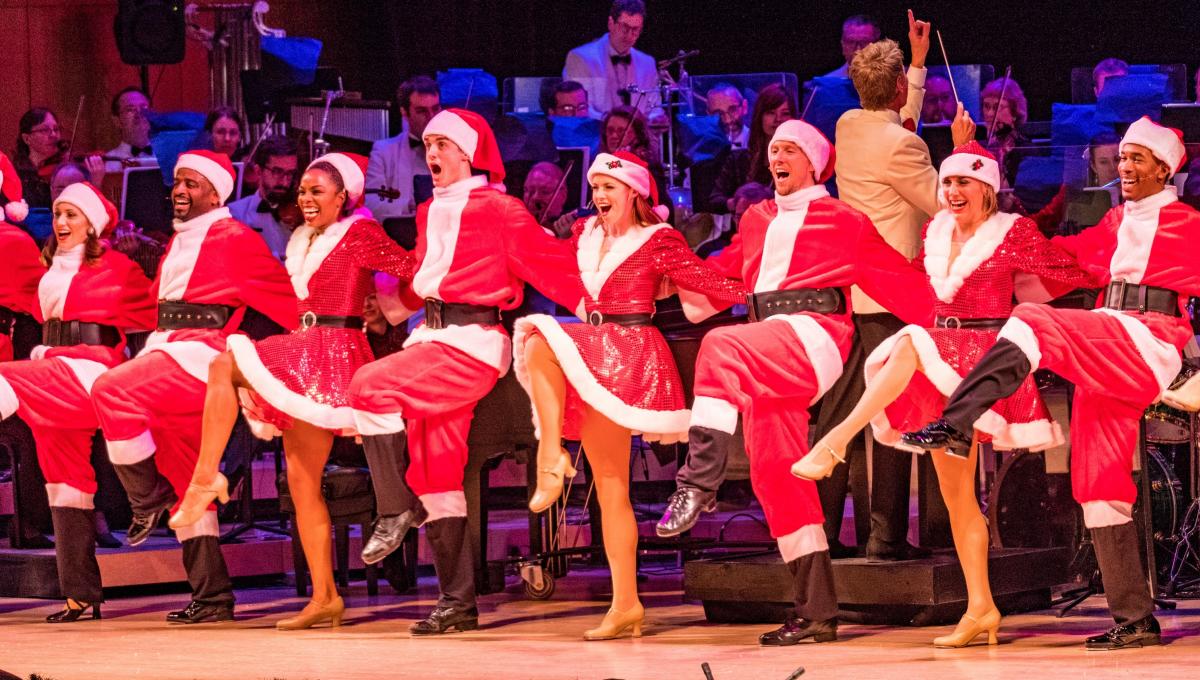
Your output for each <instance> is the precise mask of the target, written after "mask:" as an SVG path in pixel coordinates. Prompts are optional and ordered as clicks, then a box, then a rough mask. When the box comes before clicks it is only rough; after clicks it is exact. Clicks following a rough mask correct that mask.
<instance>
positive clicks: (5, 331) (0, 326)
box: [0, 307, 17, 335]
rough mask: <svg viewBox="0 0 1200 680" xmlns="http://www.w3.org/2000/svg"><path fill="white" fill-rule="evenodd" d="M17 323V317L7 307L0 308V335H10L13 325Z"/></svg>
mask: <svg viewBox="0 0 1200 680" xmlns="http://www.w3.org/2000/svg"><path fill="white" fill-rule="evenodd" d="M16 323H17V315H16V314H14V313H13V310H11V309H9V308H8V307H0V335H12V331H13V325H14V324H16Z"/></svg>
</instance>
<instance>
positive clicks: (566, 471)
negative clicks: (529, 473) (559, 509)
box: [529, 449, 575, 513]
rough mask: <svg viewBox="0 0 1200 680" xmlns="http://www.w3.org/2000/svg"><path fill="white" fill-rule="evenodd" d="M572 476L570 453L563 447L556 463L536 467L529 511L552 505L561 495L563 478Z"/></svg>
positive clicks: (573, 469) (566, 478) (543, 508)
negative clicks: (535, 478) (535, 487)
mask: <svg viewBox="0 0 1200 680" xmlns="http://www.w3.org/2000/svg"><path fill="white" fill-rule="evenodd" d="M573 477H575V468H573V467H571V454H569V453H567V450H566V449H563V450H562V456H561V457H559V459H558V462H557V463H555V464H554V465H553V466H552V467H549V468H539V469H538V478H537V490H535V491H534V492H533V498H530V499H529V511H530V512H534V513H537V512H542V511H543V510H545V509H547V508H549V507H550V506H551V505H554V503H555V502H557V501H558V499H559V498H561V497H562V492H563V483H564V482H565V480H568V479H571V478H573ZM547 480H549V481H547Z"/></svg>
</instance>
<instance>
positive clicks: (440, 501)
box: [417, 491, 467, 524]
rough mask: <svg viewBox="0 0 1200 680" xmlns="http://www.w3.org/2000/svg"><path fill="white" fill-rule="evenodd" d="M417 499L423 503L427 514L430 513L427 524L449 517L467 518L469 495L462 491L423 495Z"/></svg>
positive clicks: (426, 520)
mask: <svg viewBox="0 0 1200 680" xmlns="http://www.w3.org/2000/svg"><path fill="white" fill-rule="evenodd" d="M417 499H418V500H420V501H421V505H422V506H424V508H425V512H427V513H429V515H428V517H426V519H425V523H426V524H428V523H430V522H433V521H436V520H439V519H446V518H447V517H466V516H467V495H466V494H465V493H463V492H462V491H440V492H438V493H427V494H421V495H420V496H418V497H417Z"/></svg>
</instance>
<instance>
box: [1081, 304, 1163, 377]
mask: <svg viewBox="0 0 1200 680" xmlns="http://www.w3.org/2000/svg"><path fill="white" fill-rule="evenodd" d="M1092 311H1093V312H1097V313H1099V314H1107V315H1109V316H1111V317H1113V318H1114V319H1116V320H1117V321H1120V322H1121V326H1122V327H1124V328H1125V332H1126V333H1127V334H1128V335H1129V339H1130V340H1131V341H1133V346H1134V347H1136V348H1137V351H1138V354H1140V355H1141V357H1142V361H1145V362H1146V365H1147V366H1149V367H1150V371H1151V372H1152V373H1154V377H1155V378H1156V379H1157V380H1158V394H1159V396H1160V397H1161V396H1162V393H1163V392H1165V391H1166V390H1167V388H1168V387H1170V386H1171V383H1172V382H1173V381H1174V380H1175V376H1177V375H1179V370H1180V369H1181V368H1183V357H1182V355H1180V353H1179V349H1177V348H1176V347H1175V345H1172V344H1171V343H1169V342H1164V341H1162V340H1159V339H1158V338H1156V337H1154V333H1153V332H1152V331H1151V330H1150V328H1149V327H1148V326H1146V324H1144V323H1142V322H1141V321H1139V320H1138V318H1137V317H1135V316H1133V315H1132V314H1126V313H1125V312H1121V311H1118V310H1116V309H1110V308H1108V307H1100V308H1098V309H1094V310H1092Z"/></svg>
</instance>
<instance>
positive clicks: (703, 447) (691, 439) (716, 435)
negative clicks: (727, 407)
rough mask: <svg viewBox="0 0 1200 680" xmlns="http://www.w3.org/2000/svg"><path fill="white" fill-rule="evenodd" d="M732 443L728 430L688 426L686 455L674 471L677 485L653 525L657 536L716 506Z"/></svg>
mask: <svg viewBox="0 0 1200 680" xmlns="http://www.w3.org/2000/svg"><path fill="white" fill-rule="evenodd" d="M732 443H733V435H731V434H729V433H728V432H722V431H721V430H714V429H712V428H708V427H700V426H693V427H691V428H690V429H688V454H687V459H686V460H685V461H684V463H683V467H681V468H679V472H677V473H676V474H675V484H676V487H677V488H676V489H675V493H673V494H671V498H670V499H669V500H668V501H667V511H666V512H665V513H663V516H662V519H660V520H659V521H658V526H657V527H655V532H656V533H657V534H658V535H659V536H661V537H663V538H669V537H671V536H678V535H679V534H682V533H683V532H685V531H687V530H688V529H691V528H692V527H693V526H695V525H696V521H697V520H698V519H700V513H701V512H712V511H714V510H716V509H717V504H716V502H717V489H718V488H720V486H721V482H723V481H725V464H726V463H727V462H728V460H729V447H730V445H731V444H732Z"/></svg>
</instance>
